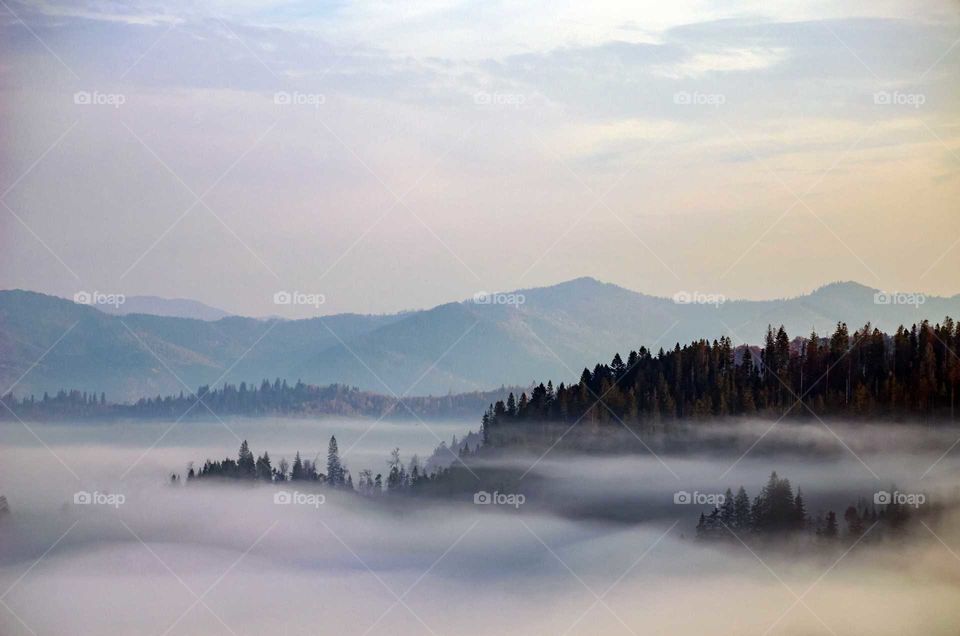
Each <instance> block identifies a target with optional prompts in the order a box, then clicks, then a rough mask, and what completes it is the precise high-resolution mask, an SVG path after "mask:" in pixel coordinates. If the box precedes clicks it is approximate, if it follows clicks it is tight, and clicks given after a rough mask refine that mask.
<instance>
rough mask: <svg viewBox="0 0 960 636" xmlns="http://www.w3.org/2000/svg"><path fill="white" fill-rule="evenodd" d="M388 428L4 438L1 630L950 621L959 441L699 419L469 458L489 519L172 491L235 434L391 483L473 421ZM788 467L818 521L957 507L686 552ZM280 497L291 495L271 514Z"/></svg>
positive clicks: (225, 488)
mask: <svg viewBox="0 0 960 636" xmlns="http://www.w3.org/2000/svg"><path fill="white" fill-rule="evenodd" d="M373 423H374V422H373V420H344V419H330V420H306V419H300V420H297V419H272V418H261V419H230V420H225V421H224V422H222V423H221V422H218V421H216V420H213V419H211V420H209V421H190V422H180V423H177V424H176V425H174V424H175V423H174V422H173V421H159V422H110V423H88V424H83V425H69V424H57V425H54V424H39V423H28V425H29V429H28V428H27V427H26V426H24V425H22V424H20V423H16V422H13V423H3V424H2V427H3V438H4V439H5V440H6V441H5V444H4V446H3V447H2V448H0V495H4V496H5V497H6V498H7V501H8V503H9V506H10V513H9V514H7V515H6V516H3V517H0V601H2V605H0V633H2V634H4V635H7V634H10V635H13V634H30V633H36V634H48V633H70V634H78V635H79V634H101V633H112V634H197V633H209V634H278V635H287V634H290V635H295V634H318V633H320V634H358V635H363V634H423V633H427V634H502V633H523V634H567V633H569V634H598V633H604V634H620V633H622V634H631V633H633V634H647V633H665V634H702V633H717V634H817V633H822V634H831V633H835V634H844V633H870V634H891V635H892V634H902V633H923V634H953V633H955V627H953V626H955V625H956V624H958V621H960V603H958V600H960V556H958V552H960V517H958V516H957V515H956V514H955V502H956V501H957V488H956V486H955V484H956V477H957V475H958V474H960V459H958V454H957V453H954V452H947V451H949V450H950V449H951V448H952V445H953V444H954V443H955V442H956V440H957V438H958V437H960V430H958V429H956V428H949V427H937V428H931V427H923V426H906V425H880V424H873V423H870V424H858V425H843V424H840V423H834V422H830V424H829V428H827V425H824V424H820V423H817V422H815V421H812V422H810V423H804V424H798V423H794V422H791V423H786V422H783V423H780V424H778V425H776V426H775V427H771V425H772V424H773V422H769V421H740V422H728V423H709V422H708V423H704V424H699V425H697V424H695V425H692V426H691V431H692V432H688V433H685V434H684V435H683V436H682V439H683V441H682V442H677V441H674V442H673V443H668V441H665V440H651V441H650V445H651V449H652V451H640V452H635V453H630V454H613V453H602V454H600V453H594V454H571V452H570V451H569V450H562V449H559V448H558V449H554V450H553V451H551V452H548V453H544V452H542V451H537V452H529V453H525V454H524V453H516V454H504V455H502V456H501V457H500V458H498V459H496V460H494V459H484V460H482V461H481V460H477V461H476V462H475V463H470V464H469V465H470V466H472V467H473V468H474V469H476V470H477V471H478V472H480V471H481V470H484V469H489V470H502V471H504V473H505V474H507V473H508V474H510V475H512V476H513V477H511V479H510V480H509V482H508V483H504V484H503V489H502V490H501V491H500V492H499V493H498V494H499V495H501V496H500V498H499V499H498V498H496V497H494V501H493V502H492V503H487V504H484V505H478V504H476V503H475V499H474V493H472V492H464V493H463V494H452V495H449V496H442V497H441V496H430V497H425V496H394V495H383V496H378V497H364V496H360V495H356V494H353V493H348V492H345V491H334V490H329V489H325V488H324V487H323V486H320V485H299V484H297V483H293V482H290V483H286V484H272V485H270V484H258V483H251V484H245V483H239V482H234V483H229V482H227V483H222V482H217V481H214V480H200V481H196V482H192V483H189V484H184V483H183V479H182V478H181V480H180V482H179V483H177V484H175V485H174V484H171V483H170V474H171V473H178V474H180V475H181V477H182V475H183V474H184V473H185V471H186V469H187V468H186V467H187V464H188V462H191V461H192V462H194V463H195V464H196V465H200V464H202V463H203V461H204V460H206V459H208V458H209V459H222V458H223V457H224V456H231V457H233V456H235V455H236V450H237V446H238V445H239V444H238V442H237V437H240V438H245V439H247V440H249V442H250V447H251V449H252V450H253V451H254V453H257V454H259V453H261V452H262V451H269V452H270V455H271V457H272V458H273V459H274V462H275V463H276V462H278V461H279V460H280V458H286V459H287V460H288V461H290V460H292V459H293V456H294V453H296V452H297V451H299V452H300V453H301V455H302V456H303V457H304V458H314V457H316V456H317V455H318V454H319V455H320V459H319V460H318V461H319V462H320V463H322V462H323V461H325V460H324V458H325V454H326V449H327V442H328V440H329V437H330V436H331V435H336V436H337V439H338V441H339V446H340V453H341V457H342V461H343V463H344V465H345V466H346V467H347V468H348V469H349V470H350V472H351V474H352V476H353V477H354V479H356V476H357V475H358V473H359V472H360V471H361V470H363V469H371V470H372V471H374V472H384V473H386V469H387V460H388V458H389V454H390V451H391V449H393V448H394V447H399V448H400V452H401V456H402V458H403V460H404V462H407V461H409V460H410V458H411V456H412V455H413V454H417V455H418V456H419V457H420V458H421V460H423V461H425V460H426V459H427V458H428V457H429V456H430V455H431V453H432V452H433V450H434V448H436V447H437V445H438V444H439V440H440V439H442V440H446V441H447V443H448V444H449V443H450V440H451V438H452V436H454V435H456V436H458V437H460V438H462V437H463V436H464V435H466V434H467V433H468V431H469V430H470V429H471V428H472V429H474V430H475V429H476V424H475V423H473V422H442V423H434V422H431V423H428V424H422V423H398V422H379V423H377V424H376V425H375V426H373V427H372V428H371V425H372V424H373ZM235 435H236V436H237V437H235ZM158 439H159V442H158ZM40 440H43V441H42V442H41V441H40ZM758 440H759V441H758ZM653 452H655V453H656V454H655V455H654V454H653ZM450 461H454V460H453V458H452V456H451V457H450ZM456 463H458V462H456V461H454V464H455V465H456ZM774 470H775V471H777V472H778V474H780V475H781V476H783V477H787V478H789V479H790V481H791V483H792V485H793V487H794V488H798V487H799V488H800V489H801V490H802V493H803V497H804V499H805V501H806V506H807V512H808V514H809V515H810V517H811V518H815V517H817V515H820V514H822V513H823V512H824V511H825V510H827V509H830V510H836V511H837V512H838V514H840V515H841V517H842V513H843V510H844V508H845V507H846V506H847V505H848V504H851V503H853V504H855V503H856V502H857V501H858V499H862V500H865V501H869V502H871V503H872V502H873V498H874V496H875V493H877V492H878V491H890V492H900V493H915V494H918V493H922V494H923V495H924V498H925V499H924V502H923V504H921V505H924V506H929V505H937V506H940V507H941V509H942V513H941V514H938V515H937V516H936V517H929V518H928V517H920V518H918V520H917V521H916V522H915V523H911V524H909V526H908V527H907V528H906V529H904V530H903V532H902V533H900V534H898V535H897V536H891V535H882V536H881V535H880V534H879V533H878V534H877V535H875V536H874V537H872V536H871V532H870V528H869V527H868V530H867V532H866V534H865V535H864V536H863V538H862V540H859V541H854V540H851V539H848V538H847V537H845V536H843V533H842V531H841V536H840V537H839V538H838V539H837V540H836V541H835V542H834V543H833V544H830V545H823V544H821V543H820V542H817V541H816V540H813V539H811V540H809V541H805V542H804V541H789V542H782V543H780V544H777V545H769V544H763V543H757V542H755V541H751V540H749V539H748V540H747V541H745V542H741V541H740V540H739V539H737V538H736V537H731V538H730V539H729V540H726V541H702V540H698V539H697V538H696V532H695V528H696V525H697V521H698V517H699V515H700V513H701V512H707V513H709V511H710V509H711V507H712V506H710V505H698V504H697V503H696V502H693V503H683V502H681V503H676V501H677V494H678V493H684V492H685V493H689V494H690V495H691V496H692V497H693V498H694V499H696V498H697V497H702V496H704V495H710V494H716V493H722V492H724V491H725V490H726V489H727V488H731V489H733V491H734V492H736V490H737V488H738V487H739V486H741V485H743V486H744V487H745V488H746V490H747V491H748V492H749V493H750V495H751V496H754V495H756V494H758V493H759V491H760V489H761V487H762V486H763V485H764V483H765V482H766V480H767V478H768V476H769V474H770V472H771V471H774ZM463 472H466V469H463ZM463 476H464V475H463V474H461V477H463ZM477 490H481V489H480V488H479V487H478V488H477ZM281 491H283V492H286V493H297V494H299V497H297V495H294V497H295V498H294V500H293V501H292V503H289V504H284V505H278V503H276V501H277V500H276V495H277V494H278V493H279V492H281ZM77 492H89V493H95V495H94V496H95V497H96V498H95V500H94V501H92V502H91V503H88V504H83V503H80V504H78V503H75V499H74V496H75V493H77ZM320 495H322V496H320ZM507 495H513V496H514V498H513V499H510V500H509V501H507V498H506V497H505V496H507ZM517 495H522V497H520V498H519V499H518V498H517V497H516V496H517ZM311 497H312V499H311ZM917 510H918V511H919V508H918V509H917ZM841 523H842V520H841ZM868 526H869V524H868ZM145 599H149V600H148V601H145Z"/></svg>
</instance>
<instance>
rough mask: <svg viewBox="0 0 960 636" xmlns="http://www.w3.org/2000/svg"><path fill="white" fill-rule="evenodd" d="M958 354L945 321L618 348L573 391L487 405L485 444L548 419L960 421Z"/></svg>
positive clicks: (589, 423) (527, 434) (637, 423)
mask: <svg viewBox="0 0 960 636" xmlns="http://www.w3.org/2000/svg"><path fill="white" fill-rule="evenodd" d="M958 350H960V325H957V324H955V323H954V321H953V320H952V319H950V318H947V319H945V320H944V322H943V323H942V324H937V325H931V324H930V323H929V322H927V321H924V322H922V323H920V324H918V325H913V326H912V327H911V328H909V329H908V328H906V327H903V326H901V327H899V328H898V329H897V331H896V333H894V334H887V333H884V332H881V331H880V330H879V329H876V328H874V327H872V326H871V325H870V324H867V325H864V326H863V327H862V328H860V329H857V330H856V331H854V332H853V334H852V335H851V333H850V331H849V329H848V327H847V325H846V324H845V323H838V324H837V327H836V330H835V331H834V333H833V334H832V335H831V336H829V337H820V336H819V335H818V334H817V333H816V332H814V333H811V334H810V336H809V337H807V338H794V339H791V338H790V336H788V335H787V332H786V330H785V329H784V328H783V326H781V327H780V328H779V329H777V330H774V329H773V328H772V327H768V329H767V335H766V339H765V342H764V345H763V346H762V347H751V346H747V345H741V346H738V347H735V346H734V345H733V344H732V342H731V340H730V338H728V337H722V338H719V339H718V340H714V341H713V342H710V341H708V340H698V341H695V342H692V343H690V344H688V345H685V346H683V347H681V346H680V345H679V343H678V344H677V345H676V346H675V347H674V348H673V349H670V350H666V351H665V350H664V349H660V350H659V351H658V352H657V353H653V352H652V351H651V350H649V349H647V348H646V347H640V349H639V350H637V351H631V352H630V354H629V355H628V356H627V359H626V360H625V361H624V360H623V359H622V358H621V356H620V354H619V353H618V354H616V355H615V356H614V357H613V360H612V361H611V362H610V364H597V365H596V366H595V367H594V369H593V370H592V371H591V370H590V369H587V368H585V369H584V370H583V373H582V374H581V376H580V380H579V382H577V383H575V384H570V385H565V384H564V383H560V385H559V386H558V387H556V388H554V386H553V383H552V382H547V384H546V385H544V384H543V383H541V384H539V385H538V386H536V387H534V388H533V389H532V390H531V392H530V394H529V395H527V393H526V392H523V393H521V395H520V397H519V398H517V397H515V395H514V393H512V392H511V393H510V395H509V396H508V397H507V399H506V400H505V401H503V400H500V401H497V402H496V403H494V404H490V405H489V407H488V408H487V410H486V412H485V413H484V415H483V420H482V421H483V433H484V442H485V443H486V444H489V445H491V446H500V445H507V444H513V443H523V442H524V441H530V439H531V438H537V437H538V436H541V435H542V434H548V433H547V432H548V431H549V430H551V429H550V427H538V426H535V425H532V424H535V423H544V422H553V423H563V424H573V423H574V422H576V423H579V424H581V425H583V426H585V427H587V428H588V430H591V431H598V430H600V429H601V428H602V427H603V426H604V425H612V426H619V423H623V424H626V425H627V426H630V427H631V428H636V429H638V430H658V429H659V430H662V429H664V428H667V427H668V425H669V422H671V421H675V420H681V419H698V418H701V419H703V418H710V417H723V416H729V415H736V416H751V415H759V416H774V417H780V416H784V415H790V416H794V417H805V416H806V417H811V415H810V414H811V413H812V414H816V415H817V416H843V417H854V418H856V417H860V418H877V417H883V418H904V419H905V418H920V419H950V420H953V419H954V413H955V407H956V397H957V392H958V389H960V357H958V355H957V352H958ZM563 428H564V427H559V429H561V430H562V429H563ZM553 430H556V429H553Z"/></svg>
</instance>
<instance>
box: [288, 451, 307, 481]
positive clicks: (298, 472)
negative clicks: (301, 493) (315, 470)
mask: <svg viewBox="0 0 960 636" xmlns="http://www.w3.org/2000/svg"><path fill="white" fill-rule="evenodd" d="M303 477H304V475H303V460H301V459H300V451H297V454H296V455H295V456H294V458H293V467H292V468H291V469H290V481H300V480H302V479H303Z"/></svg>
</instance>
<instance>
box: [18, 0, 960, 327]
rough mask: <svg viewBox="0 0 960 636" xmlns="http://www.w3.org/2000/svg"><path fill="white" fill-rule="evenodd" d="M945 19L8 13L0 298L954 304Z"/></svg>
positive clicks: (50, 2)
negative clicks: (639, 298)
mask: <svg viewBox="0 0 960 636" xmlns="http://www.w3.org/2000/svg"><path fill="white" fill-rule="evenodd" d="M958 14H960V5H958V4H957V3H955V2H946V1H942V0H930V1H926V0H920V1H912V2H899V1H895V2H884V1H880V2H876V1H875V2H830V3H825V2H805V3H800V5H799V6H798V4H797V3H788V2H769V1H766V2H734V1H721V2H683V1H678V2H670V3H663V2H618V1H612V0H611V1H606V2H604V1H599V2H590V3H586V2H583V3H571V2H545V1H544V2H541V1H534V2H526V3H513V2H461V1H456V0H426V1H417V0H415V1H410V2H403V3H392V2H363V3H353V2H327V3H317V2H290V1H279V0H277V1H273V0H263V1H260V2H253V1H246V0H240V1H232V2H227V1H212V2H205V3H201V4H200V6H198V5H197V3H192V2H190V3H187V2H178V1H172V2H165V3H156V2H150V1H146V0H143V1H140V0H132V1H129V2H118V1H114V0H111V1H105V0H104V1H101V0H79V1H77V0H64V1H60V0H36V1H34V2H18V1H16V0H2V2H0V109H2V122H3V124H2V125H0V203H2V205H0V288H25V289H32V290H37V291H42V292H45V293H52V294H56V295H60V296H65V297H72V296H73V295H74V294H76V293H77V292H78V291H87V292H93V291H98V292H101V293H107V294H109V293H115V294H116V293H122V294H126V295H134V294H140V295H144V294H147V295H157V296H166V297H186V298H193V299H197V300H200V301H203V302H206V303H208V304H211V305H214V306H217V307H220V308H222V309H225V310H227V311H230V312H235V313H240V314H246V315H275V314H282V315H290V316H291V317H293V316H309V315H316V314H330V313H339V312H344V311H356V312H364V313H368V312H373V313H379V312H393V311H399V310H403V309H413V308H422V307H430V306H433V305H436V304H440V303H443V302H447V301H451V300H458V299H465V298H469V297H471V296H472V295H473V294H475V293H476V292H477V291H480V290H513V289H523V288H529V287H536V286H542V285H548V284H554V283H557V282H561V281H564V280H568V279H571V278H576V277H579V276H593V277H595V278H598V279H601V280H604V281H608V282H612V283H616V284H619V285H622V286H624V287H628V288H630V289H634V290H637V291H641V292H645V293H650V294H655V295H662V296H672V295H673V294H675V293H676V292H677V291H680V290H687V291H691V290H696V291H699V292H704V293H717V294H723V295H724V296H726V297H728V298H772V297H784V296H792V295H797V294H801V293H805V292H809V291H810V290H812V289H814V288H816V287H818V286H820V285H823V284H825V283H828V282H831V281H836V280H856V281H859V282H861V283H863V284H866V285H869V286H871V287H875V288H878V289H884V290H887V291H891V292H892V291H922V292H925V293H932V294H940V295H953V294H956V293H958V292H960V288H958V286H957V284H956V281H955V272H956V269H957V265H958V264H960V214H958V213H957V207H956V201H957V200H958V194H960V125H958V120H957V117H956V116H955V115H956V114H957V113H958V110H960V109H958V106H960V93H958V85H960V82H958V78H957V72H958V70H960V29H958V26H960V15H958ZM283 291H287V292H293V291H297V292H301V294H312V295H313V296H312V298H313V300H314V301H316V300H317V299H320V300H321V301H322V302H306V303H302V304H299V305H295V306H278V305H276V304H275V302H274V297H275V295H276V294H277V293H278V292H283Z"/></svg>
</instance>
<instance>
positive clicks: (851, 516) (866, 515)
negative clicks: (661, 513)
mask: <svg viewBox="0 0 960 636" xmlns="http://www.w3.org/2000/svg"><path fill="white" fill-rule="evenodd" d="M891 490H894V491H895V490H896V489H895V488H892V489H891ZM931 510H932V508H931ZM928 512H929V510H928ZM910 518H911V513H910V508H909V506H908V505H907V504H904V503H901V502H898V501H895V500H891V501H889V502H887V503H884V504H880V505H879V507H878V505H870V504H868V503H867V502H865V501H863V500H860V501H858V502H857V503H856V504H855V505H854V504H851V505H849V506H848V507H847V508H846V510H845V511H844V514H843V524H844V529H842V530H841V527H840V523H839V522H838V519H837V514H836V512H834V511H833V510H830V511H828V512H827V513H826V514H818V515H816V516H815V517H813V516H810V515H809V514H808V513H807V505H806V502H805V501H804V498H803V494H802V493H801V492H800V489H799V488H798V489H797V492H796V495H794V493H793V487H792V486H791V484H790V480H789V479H786V478H782V477H780V476H778V475H777V473H776V471H774V472H773V473H771V474H770V479H769V480H768V481H767V484H766V485H765V486H764V487H763V488H762V489H761V491H760V494H759V495H757V496H756V497H754V498H753V499H752V500H751V499H750V497H749V495H747V491H746V490H744V488H743V486H741V487H740V489H739V490H738V491H737V494H736V495H734V494H733V492H732V491H731V490H730V489H729V488H728V489H727V491H726V493H725V494H724V497H723V503H721V504H720V505H718V506H714V508H713V510H712V511H711V512H709V513H701V514H700V521H699V522H698V523H697V538H699V539H710V540H713V539H728V538H733V536H734V535H736V536H737V537H740V538H741V539H743V538H745V537H746V536H776V535H784V534H790V533H804V532H806V533H812V534H813V535H815V536H816V537H818V538H822V539H824V540H834V539H838V538H842V537H846V538H847V539H849V540H854V541H855V540H857V539H859V538H860V537H861V536H862V535H863V534H864V533H865V532H868V531H871V529H872V528H873V527H875V526H876V527H879V528H882V529H883V530H884V531H897V530H900V529H902V528H904V527H905V526H906V524H907V522H909V520H910ZM881 534H882V532H877V533H876V536H878V537H879V536H881Z"/></svg>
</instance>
